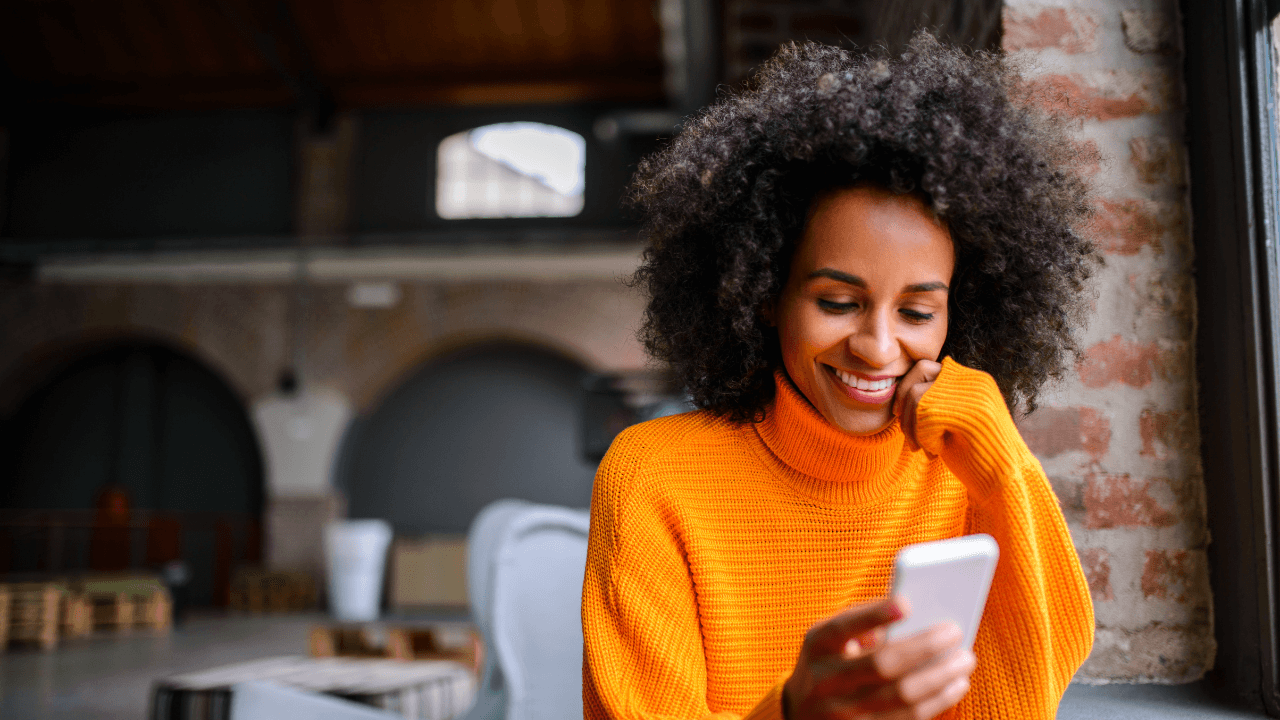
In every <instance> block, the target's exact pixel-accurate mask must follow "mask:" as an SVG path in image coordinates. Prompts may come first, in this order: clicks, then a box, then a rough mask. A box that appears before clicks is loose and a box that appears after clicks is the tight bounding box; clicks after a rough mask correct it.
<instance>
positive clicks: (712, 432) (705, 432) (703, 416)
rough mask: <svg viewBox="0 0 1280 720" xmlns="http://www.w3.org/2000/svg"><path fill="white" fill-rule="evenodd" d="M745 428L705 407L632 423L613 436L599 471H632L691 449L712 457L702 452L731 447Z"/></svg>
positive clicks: (677, 457) (686, 455)
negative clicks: (616, 435) (704, 408)
mask: <svg viewBox="0 0 1280 720" xmlns="http://www.w3.org/2000/svg"><path fill="white" fill-rule="evenodd" d="M744 429H745V430H749V429H750V428H749V426H746V425H743V424H740V423H734V422H731V421H729V420H727V419H725V418H723V417H720V416H718V415H715V414H714V413H711V412H709V411H707V410H697V411H694V412H687V413H681V414H679V415H669V416H667V417H661V418H657V419H655V420H649V421H647V422H642V423H639V424H638V425H632V426H631V427H629V428H627V429H626V430H623V431H622V432H621V433H619V434H618V437H616V438H614V440H613V444H611V445H610V446H609V452H608V453H606V454H605V456H604V460H603V461H601V463H600V470H601V472H604V471H606V470H612V471H624V472H627V471H630V472H632V473H634V472H636V471H640V470H643V469H646V468H653V467H655V466H657V465H662V464H665V463H666V462H667V461H671V460H680V459H684V460H688V459H691V456H690V453H691V452H698V453H699V457H701V458H704V459H708V460H711V459H714V458H713V457H707V456H705V455H702V453H705V452H707V451H711V452H712V453H714V451H715V449H716V448H717V447H724V448H725V449H728V448H730V447H733V446H734V445H735V444H736V442H737V438H738V437H739V436H740V435H741V433H742V432H743V431H744Z"/></svg>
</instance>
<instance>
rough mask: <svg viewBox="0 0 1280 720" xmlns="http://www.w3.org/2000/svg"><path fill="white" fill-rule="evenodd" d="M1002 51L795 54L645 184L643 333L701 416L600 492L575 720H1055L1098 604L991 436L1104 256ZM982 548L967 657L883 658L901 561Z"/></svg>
mask: <svg viewBox="0 0 1280 720" xmlns="http://www.w3.org/2000/svg"><path fill="white" fill-rule="evenodd" d="M1016 87H1017V85H1016V76H1015V75H1014V74H1013V73H1012V72H1011V71H1010V70H1009V69H1008V68H1007V67H1006V66H1005V65H1004V64H1003V61H1002V60H1001V59H1000V58H999V57H996V56H993V55H986V54H979V55H976V56H972V55H966V54H965V53H963V52H961V51H958V50H954V49H949V48H947V47H944V46H942V45H940V44H939V43H938V42H937V41H935V40H934V39H933V38H931V37H929V36H927V35H919V36H917V37H916V38H915V40H913V42H912V43H911V45H910V46H909V48H908V50H907V52H906V53H905V54H904V55H903V56H902V57H901V58H897V59H893V60H886V59H883V58H866V59H855V58H854V57H852V56H850V55H849V54H847V53H845V52H843V51H840V50H837V49H834V48H829V47H822V46H818V45H812V44H809V45H803V46H792V47H790V48H786V49H784V50H783V51H781V52H780V54H779V55H778V56H777V57H776V58H774V59H773V60H772V61H770V63H769V64H768V65H767V66H766V67H765V68H764V69H763V70H762V72H761V73H760V75H759V76H758V77H757V79H756V85H755V87H754V88H753V89H751V90H749V91H747V92H745V93H743V94H741V95H739V96H736V97H732V98H729V99H727V100H725V101H724V102H721V103H720V104H718V105H716V106H714V107H712V108H710V109H709V110H708V111H706V113H704V114H703V115H702V116H701V117H699V118H697V119H695V120H693V121H691V122H690V123H689V125H688V126H687V128H686V129H685V130H684V131H683V132H682V133H681V135H680V136H679V137H677V138H676V139H675V140H674V141H673V142H672V144H671V145H670V146H669V147H668V148H667V149H666V150H664V151H663V152H661V153H659V154H658V155H656V156H655V157H653V158H650V159H649V160H647V161H646V162H645V163H644V164H643V165H642V166H641V168H640V172H639V175H638V179H637V184H636V191H635V197H636V201H637V204H638V205H639V207H640V208H641V209H642V210H644V212H645V214H646V218H647V220H646V223H647V224H646V233H647V236H648V238H649V240H650V247H649V249H648V251H647V254H646V262H645V265H644V266H643V267H642V268H641V270H640V272H639V274H638V280H639V281H640V282H641V283H643V284H644V285H646V286H647V288H648V290H649V292H650V294H651V300H650V304H649V307H648V311H647V316H646V325H645V327H644V330H643V337H644V339H645V341H646V344H647V347H648V349H649V350H650V352H652V353H653V354H654V355H655V356H656V357H658V358H660V359H662V360H665V361H667V362H669V363H670V364H671V366H672V367H673V368H674V369H675V371H676V373H677V374H678V375H679V376H680V378H681V379H682V380H683V382H684V383H685V385H686V387H687V389H688V391H689V393H690V394H691V396H692V397H693V399H694V401H695V403H696V404H697V405H698V406H699V407H700V408H702V410H700V411H699V412H694V413H688V414H685V415H680V416H675V417H670V418H663V419H660V420H655V421H652V422H649V423H644V424H641V425H638V426H635V427H633V428H631V429H629V430H627V431H626V432H624V433H623V434H622V435H620V436H619V437H618V439H617V440H616V441H615V442H614V444H613V446H612V448H611V449H610V451H609V454H608V455H607V456H606V457H605V459H604V462H603V463H602V465H601V467H600V470H599V473H598V474H597V477H596V484H595V489H594V494H593V497H592V519H591V522H592V525H591V539H590V544H589V550H588V560H587V570H586V578H585V583H584V588H583V610H582V613H583V632H584V637H585V647H584V666H583V683H584V689H583V704H584V709H585V714H586V716H587V717H588V718H700V717H710V716H714V717H718V718H736V717H751V718H757V717H758V718H766V717H767V718H778V717H785V718H787V719H788V720H808V719H809V718H846V717H847V718H853V717H903V718H908V717H909V718H929V717H936V716H939V715H944V714H945V716H947V717H954V718H1045V719H1048V718H1052V717H1053V716H1054V715H1055V713H1056V709H1057V704H1058V701H1059V700H1060V698H1061V695H1062V692H1063V690H1064V689H1065V687H1066V684H1067V682H1068V681H1069V680H1070V678H1071V676H1072V674H1073V673H1074V672H1075V671H1076V669H1077V668H1078V667H1079V665H1080V663H1082V662H1083V661H1084V659H1085V657H1086V656H1087V655H1088V653H1089V649H1090V647H1091V644H1092V638H1093V611H1092V606H1091V604H1090V600H1089V592H1088V587H1087V585H1086V583H1085V580H1084V577H1083V574H1082V572H1081V570H1080V566H1079V562H1078V560H1077V558H1076V555H1075V551H1074V549H1073V547H1072V544H1071V539H1070V536H1069V535H1068V533H1067V528H1066V525H1065V523H1064V521H1063V518H1062V515H1061V513H1060V512H1059V510H1058V506H1057V503H1056V500H1055V498H1054V496H1053V494H1052V492H1051V490H1050V488H1049V483H1048V482H1047V480H1046V478H1045V476H1044V472H1043V470H1042V469H1041V467H1040V464H1039V463H1038V462H1037V460H1036V458H1035V457H1034V456H1033V455H1032V454H1031V452H1030V451H1029V450H1028V449H1027V447H1026V444H1025V443H1024V442H1023V441H1022V439H1021V437H1020V436H1019V435H1018V431H1017V429H1016V427H1015V426H1014V424H1013V420H1012V418H1011V414H1010V410H1011V409H1013V410H1018V411H1022V410H1027V411H1029V410H1031V409H1033V408H1034V405H1035V399H1036V395H1037V392H1038V390H1039V388H1040V387H1041V386H1042V385H1043V384H1044V383H1045V382H1046V381H1047V380H1049V379H1052V378H1055V377H1058V376H1060V375H1061V374H1062V372H1063V371H1064V368H1066V367H1067V366H1068V364H1069V362H1070V361H1071V359H1072V358H1073V357H1074V354H1075V352H1076V350H1077V346H1076V344H1075V342H1074V340H1073V339H1072V331H1073V329H1074V328H1075V327H1076V326H1077V325H1078V320H1079V316H1080V314H1081V312H1082V310H1083V306H1084V298H1083V292H1084V289H1085V281H1086V279H1087V278H1088V276H1089V275H1090V273H1091V270H1092V268H1093V265H1094V264H1095V263H1096V262H1097V255H1096V251H1095V249H1094V248H1093V246H1092V245H1091V244H1090V243H1089V242H1088V241H1087V240H1085V239H1083V238H1082V237H1081V236H1080V235H1079V234H1078V233H1077V229H1078V228H1079V227H1080V226H1081V225H1082V223H1083V222H1084V220H1085V219H1086V218H1087V216H1088V197H1087V194H1086V191H1085V188H1084V185H1083V184H1082V182H1081V181H1080V180H1079V179H1078V178H1076V177H1075V176H1074V175H1073V174H1072V173H1071V172H1069V171H1068V170H1067V169H1065V168H1064V163H1065V162H1066V161H1067V160H1069V159H1070V151H1069V148H1070V145H1069V143H1067V142H1066V141H1065V139H1064V138H1063V137H1062V134H1061V132H1060V131H1058V130H1055V129H1054V127H1052V126H1051V125H1050V124H1047V122H1046V121H1044V120H1043V119H1039V118H1037V117H1036V116H1035V115H1034V113H1033V112H1031V111H1030V110H1028V109H1027V108H1026V104H1025V103H1024V104H1011V103H1010V101H1009V98H1008V96H1009V94H1010V93H1011V92H1012V91H1013V89H1014V88H1016ZM977 532H986V533H990V534H991V535H993V536H994V537H995V538H996V540H997V542H998V543H999V545H1000V550H1001V557H1000V561H999V564H998V566H997V570H996V574H995V578H994V580H993V583H992V589H991V593H990V595H989V598H988V602H987V606H986V611H985V613H984V616H983V620H982V623H981V625H980V627H979V631H978V636H977V640H976V642H975V644H974V647H973V650H972V652H970V651H969V650H966V649H964V648H961V647H958V642H959V632H958V630H957V629H956V628H955V627H953V626H946V625H943V626H937V627H934V628H932V629H930V630H927V631H925V632H923V633H920V634H918V635H916V636H913V637H910V638H905V639H901V640H895V641H892V642H889V641H886V640H885V639H884V638H885V635H884V629H885V628H886V627H887V626H888V625H889V624H891V623H892V622H893V621H894V620H897V619H899V618H901V617H902V616H903V615H904V613H907V612H909V608H906V607H904V605H903V604H902V603H899V602H898V601H896V600H894V599H888V600H885V599H883V598H884V597H885V595H886V594H887V592H888V589H889V584H890V580H891V574H892V563H893V560H894V556H895V554H896V553H897V551H898V550H899V549H900V548H902V547H903V546H905V545H908V544H911V543H916V542H924V541H929V540H937V539H941V538H947V537H955V536H959V535H965V534H970V533H977Z"/></svg>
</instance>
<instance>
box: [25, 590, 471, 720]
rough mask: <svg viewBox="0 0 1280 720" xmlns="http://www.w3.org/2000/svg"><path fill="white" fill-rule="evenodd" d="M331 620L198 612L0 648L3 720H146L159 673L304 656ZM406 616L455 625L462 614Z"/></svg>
mask: <svg viewBox="0 0 1280 720" xmlns="http://www.w3.org/2000/svg"><path fill="white" fill-rule="evenodd" d="M327 620H328V618H327V617H326V616H325V615H322V614H319V613H313V614H298V615H262V616H231V617H228V616H221V615H193V616H192V617H191V618H190V619H188V620H187V621H186V622H184V623H182V624H181V625H179V626H177V627H175V628H174V629H173V631H172V632H170V633H168V634H166V635H155V634H151V633H148V632H143V631H135V632H133V633H131V634H129V635H126V636H115V635H104V634H98V635H95V636H94V637H91V638H88V639H84V640H80V641H76V642H69V643H66V644H64V645H63V646H61V647H59V648H58V649H57V650H54V651H51V652H41V651H40V650H38V649H34V648H10V649H9V651H8V652H7V653H0V718H4V719H5V720H27V719H28V718H30V719H32V720H37V719H38V720H45V719H48V720H63V719H64V718H65V719H67V720H70V719H71V718H83V719H85V720H141V719H142V718H145V717H146V716H147V708H148V702H149V701H150V698H151V692H152V683H153V682H155V680H156V679H157V678H160V677H165V676H168V675H176V674H178V673H182V672H190V671H195V670H203V669H207V668H213V667H217V666H219V665H228V664H231V663H236V662H242V661H245V660H254V659H258V658H265V657H272V656H279V655H306V654H307V634H308V632H309V631H310V630H311V627H312V626H313V625H315V624H316V623H319V622H325V621H327ZM407 620H409V621H412V622H414V623H418V622H444V623H448V624H457V623H458V622H459V621H461V620H465V618H462V617H458V616H456V615H454V616H450V615H439V616H414V617H413V618H408V619H407Z"/></svg>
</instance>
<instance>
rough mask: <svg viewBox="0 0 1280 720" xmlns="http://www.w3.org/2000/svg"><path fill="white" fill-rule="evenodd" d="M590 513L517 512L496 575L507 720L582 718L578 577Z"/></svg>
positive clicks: (494, 608) (496, 628) (494, 619)
mask: <svg viewBox="0 0 1280 720" xmlns="http://www.w3.org/2000/svg"><path fill="white" fill-rule="evenodd" d="M589 517H590V516H589V513H588V511H586V510H577V509H571V508H564V507H556V506H550V505H531V506H526V507H524V508H520V509H519V510H517V511H516V512H515V513H514V515H513V516H512V517H511V518H510V519H509V521H508V522H507V523H506V525H505V528H504V529H503V532H502V536H501V538H500V540H499V542H498V546H497V549H496V555H495V563H494V567H493V585H492V587H491V588H490V591H491V592H492V596H491V613H492V614H491V615H490V622H491V625H490V627H491V634H492V638H493V642H492V644H491V645H490V647H492V648H493V650H494V652H493V654H494V655H496V656H497V658H496V659H497V662H498V666H499V668H500V669H501V672H502V674H503V676H504V679H505V681H506V692H507V711H506V720H563V719H564V718H577V717H582V619H581V618H582V615H581V606H582V577H583V572H584V569H585V567H586V561H587V527H588V520H589Z"/></svg>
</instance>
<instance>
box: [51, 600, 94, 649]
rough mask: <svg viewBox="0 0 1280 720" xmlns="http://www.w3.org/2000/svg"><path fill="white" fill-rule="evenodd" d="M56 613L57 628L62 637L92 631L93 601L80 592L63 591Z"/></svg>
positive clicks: (86, 633) (77, 635)
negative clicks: (57, 616) (60, 604)
mask: <svg viewBox="0 0 1280 720" xmlns="http://www.w3.org/2000/svg"><path fill="white" fill-rule="evenodd" d="M58 615H59V618H58V629H59V631H60V633H61V634H62V637H63V638H80V637H85V636H87V635H89V634H90V633H92V632H93V603H92V602H90V600H89V598H87V597H85V596H84V595H82V594H80V593H77V592H72V591H71V590H67V591H65V592H63V593H62V607H61V608H60V610H59V612H58Z"/></svg>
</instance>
